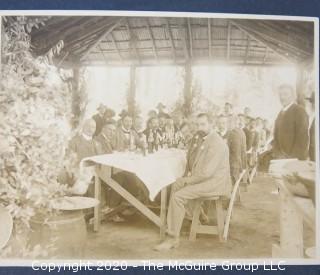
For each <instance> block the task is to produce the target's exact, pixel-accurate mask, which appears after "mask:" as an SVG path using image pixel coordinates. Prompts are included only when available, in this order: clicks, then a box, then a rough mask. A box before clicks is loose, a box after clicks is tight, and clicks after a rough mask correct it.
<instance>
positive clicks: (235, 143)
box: [226, 116, 247, 184]
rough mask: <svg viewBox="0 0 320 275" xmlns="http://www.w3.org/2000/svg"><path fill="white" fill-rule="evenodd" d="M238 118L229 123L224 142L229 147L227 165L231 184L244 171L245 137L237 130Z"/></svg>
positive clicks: (245, 158) (245, 160) (245, 159)
mask: <svg viewBox="0 0 320 275" xmlns="http://www.w3.org/2000/svg"><path fill="white" fill-rule="evenodd" d="M238 125H239V122H238V117H237V116H236V117H234V118H233V119H232V120H231V121H230V129H229V131H228V132H227V134H226V140H227V144H228V147H229V163H230V173H231V179H232V183H233V184H234V183H235V182H236V181H237V180H238V178H239V175H240V173H241V172H242V170H244V169H246V166H247V163H246V162H247V157H246V151H247V150H246V148H247V146H246V136H245V134H244V132H243V131H242V130H241V129H240V128H239V126H238Z"/></svg>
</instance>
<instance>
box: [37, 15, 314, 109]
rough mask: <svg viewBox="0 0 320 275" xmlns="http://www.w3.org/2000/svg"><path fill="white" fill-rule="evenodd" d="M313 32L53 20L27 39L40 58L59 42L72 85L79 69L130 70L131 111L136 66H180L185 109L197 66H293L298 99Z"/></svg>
mask: <svg viewBox="0 0 320 275" xmlns="http://www.w3.org/2000/svg"><path fill="white" fill-rule="evenodd" d="M313 28H314V26H313V22H302V21H301V22H299V21H279V20H257V19H254V20H253V19H250V20H249V19H221V18H178V17H176V18H171V17H109V16H108V17H90V16H72V17H65V16H56V17H52V18H50V19H49V20H48V21H47V22H46V25H45V26H44V27H41V28H39V29H34V30H33V31H32V33H31V37H32V45H33V47H34V52H35V54H39V55H41V54H44V53H46V52H47V51H48V50H49V49H50V48H51V47H52V46H54V45H55V44H57V43H58V42H59V41H60V40H62V41H63V42H64V47H63V48H62V52H61V54H60V55H59V57H58V58H56V60H55V64H57V66H65V67H69V68H72V69H74V70H75V73H74V77H75V79H74V81H75V83H76V82H77V79H76V78H77V73H76V71H77V69H78V68H79V66H87V65H90V66H92V65H93V66H130V68H131V73H130V79H131V80H130V94H129V95H128V102H129V109H130V108H132V105H133V103H132V102H133V100H134V97H135V96H134V94H135V81H134V79H135V68H137V67H139V66H159V65H174V66H183V67H184V68H185V69H184V70H185V77H184V81H185V85H184V95H185V104H186V106H188V105H190V101H191V98H190V97H191V73H192V70H191V68H192V66H193V65H197V64H204V65H210V64H226V65H239V66H276V65H295V66H296V67H297V69H298V80H297V91H298V94H301V93H302V92H303V91H302V88H301V85H303V84H302V83H303V79H305V78H306V77H308V76H306V73H305V72H307V75H310V71H312V70H313V55H314V45H313V43H314V41H313ZM75 87H76V85H75ZM130 102H131V103H130Z"/></svg>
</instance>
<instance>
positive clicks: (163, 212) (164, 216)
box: [160, 187, 167, 240]
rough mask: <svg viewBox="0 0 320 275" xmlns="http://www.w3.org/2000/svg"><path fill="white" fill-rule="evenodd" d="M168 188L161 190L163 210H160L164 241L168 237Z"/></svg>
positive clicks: (161, 235) (161, 234)
mask: <svg viewBox="0 0 320 275" xmlns="http://www.w3.org/2000/svg"><path fill="white" fill-rule="evenodd" d="M166 221H167V187H164V188H163V189H162V190H161V208H160V222H161V225H160V239H161V240H164V239H165V237H166V228H167V222H166Z"/></svg>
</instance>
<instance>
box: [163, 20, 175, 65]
mask: <svg viewBox="0 0 320 275" xmlns="http://www.w3.org/2000/svg"><path fill="white" fill-rule="evenodd" d="M166 28H167V32H168V35H169V41H170V45H171V50H172V55H173V59H174V62H176V60H177V55H176V48H175V45H174V41H173V37H172V32H171V27H170V22H169V20H168V19H166Z"/></svg>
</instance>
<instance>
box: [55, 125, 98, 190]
mask: <svg viewBox="0 0 320 275" xmlns="http://www.w3.org/2000/svg"><path fill="white" fill-rule="evenodd" d="M95 131H96V123H95V121H94V120H93V119H88V120H86V121H85V122H84V124H83V127H82V131H81V132H80V133H79V134H77V135H76V136H74V137H73V138H72V139H71V141H70V143H69V147H68V149H67V153H66V154H67V155H69V156H70V157H71V156H74V157H72V158H71V159H72V161H70V163H69V164H68V165H67V166H70V167H65V168H64V169H63V171H62V172H61V173H60V175H59V176H58V181H59V182H60V183H64V184H68V185H70V186H73V191H74V192H75V193H78V194H81V193H82V194H83V193H85V192H86V190H87V188H88V184H89V183H90V180H91V177H92V175H91V174H92V173H89V172H90V171H89V170H91V169H89V168H88V169H86V170H87V171H88V173H86V172H85V171H84V169H85V168H84V169H83V173H80V174H81V176H80V174H79V171H80V170H79V171H78V169H79V164H80V162H81V160H82V159H83V158H86V157H91V156H94V155H96V154H97V150H96V143H95V141H94V140H93V139H92V137H93V135H94V133H95ZM74 170H75V171H74ZM74 174H78V179H76V178H75V175H74ZM86 174H87V175H86ZM80 179H81V180H80ZM79 182H82V183H81V184H79Z"/></svg>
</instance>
